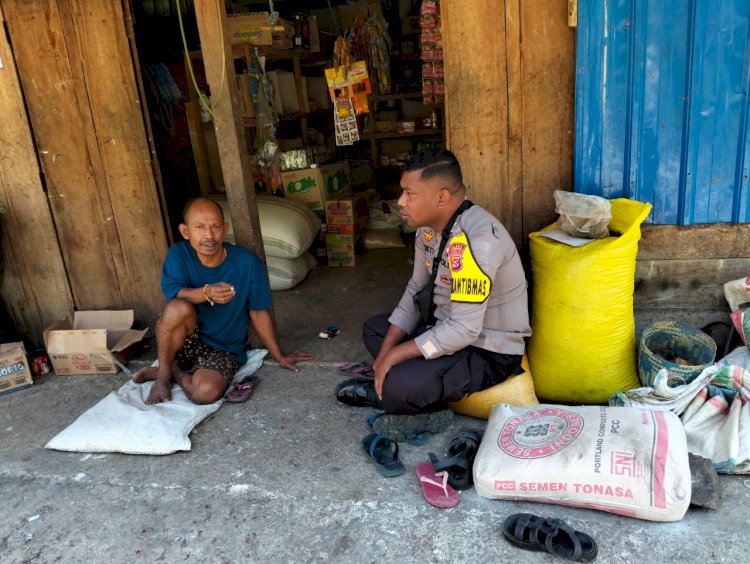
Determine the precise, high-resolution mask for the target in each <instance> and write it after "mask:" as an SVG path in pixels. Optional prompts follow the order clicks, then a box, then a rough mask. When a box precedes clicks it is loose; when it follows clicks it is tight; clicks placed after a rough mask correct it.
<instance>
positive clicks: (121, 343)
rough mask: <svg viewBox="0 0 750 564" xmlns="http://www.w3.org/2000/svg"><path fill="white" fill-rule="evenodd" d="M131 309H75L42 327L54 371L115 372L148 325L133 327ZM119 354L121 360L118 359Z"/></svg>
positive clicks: (59, 372) (76, 372)
mask: <svg viewBox="0 0 750 564" xmlns="http://www.w3.org/2000/svg"><path fill="white" fill-rule="evenodd" d="M132 327H133V310H132V309H131V310H125V311H110V310H108V311H77V312H75V313H74V315H73V323H72V324H71V323H70V320H69V319H67V318H66V319H63V320H61V321H58V322H57V323H54V324H53V325H51V326H50V327H48V328H47V329H45V331H44V345H45V347H46V349H47V354H48V355H49V358H50V361H51V362H52V367H53V368H54V369H55V374H58V375H60V374H115V373H116V372H117V371H118V370H119V365H118V362H121V361H122V360H127V354H128V351H129V350H132V346H133V345H135V344H136V343H137V342H138V341H140V340H141V339H143V337H144V336H145V335H146V332H147V331H148V329H142V330H137V329H132ZM118 357H119V358H120V360H118Z"/></svg>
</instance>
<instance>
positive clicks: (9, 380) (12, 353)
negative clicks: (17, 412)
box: [0, 343, 34, 396]
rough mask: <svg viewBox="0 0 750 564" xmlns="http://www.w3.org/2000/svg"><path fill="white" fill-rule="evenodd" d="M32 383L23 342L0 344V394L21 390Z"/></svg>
mask: <svg viewBox="0 0 750 564" xmlns="http://www.w3.org/2000/svg"><path fill="white" fill-rule="evenodd" d="M33 383H34V382H33V381H32V379H31V370H30V369H29V361H28V359H27V358H26V349H24V347H23V343H2V344H0V396H2V395H4V394H9V393H10V392H16V391H18V390H23V389H24V388H28V387H29V386H31V385H32V384H33Z"/></svg>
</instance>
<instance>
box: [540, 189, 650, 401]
mask: <svg viewBox="0 0 750 564" xmlns="http://www.w3.org/2000/svg"><path fill="white" fill-rule="evenodd" d="M611 203H612V220H611V221H610V223H609V229H610V230H611V231H615V232H617V233H620V234H621V235H620V236H619V237H607V238H606V239H598V240H596V241H592V242H591V243H588V244H586V245H583V246H581V247H571V246H569V245H566V244H564V243H560V242H558V241H553V240H552V239H549V238H547V237H544V236H542V235H541V233H543V232H544V231H546V230H548V229H552V228H553V227H555V226H554V225H550V226H549V227H547V228H545V229H543V230H542V231H540V232H536V233H531V234H530V235H529V239H530V249H531V272H532V277H533V290H532V296H531V330H532V335H531V340H530V341H529V347H528V351H527V352H528V355H529V363H530V365H531V373H532V375H533V378H534V388H535V389H536V394H537V396H538V397H539V398H543V399H545V400H551V401H560V402H569V403H583V404H606V403H607V398H609V396H610V395H611V394H612V393H614V392H617V391H623V390H630V389H632V388H637V387H639V386H640V382H639V381H638V375H637V372H636V347H635V320H634V318H633V286H634V284H635V257H636V254H637V253H638V241H639V240H640V238H641V229H640V226H641V223H643V221H644V220H645V219H646V217H647V216H648V214H649V212H650V211H651V204H644V203H641V202H636V201H634V200H628V199H624V198H620V199H616V200H612V201H611Z"/></svg>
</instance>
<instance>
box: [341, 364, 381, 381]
mask: <svg viewBox="0 0 750 564" xmlns="http://www.w3.org/2000/svg"><path fill="white" fill-rule="evenodd" d="M337 370H338V371H339V372H341V373H342V374H352V375H354V376H362V377H365V378H367V377H370V376H374V374H375V370H374V368H373V367H372V364H370V363H368V362H356V363H352V362H347V363H346V364H342V365H340V366H339V367H338V369H337Z"/></svg>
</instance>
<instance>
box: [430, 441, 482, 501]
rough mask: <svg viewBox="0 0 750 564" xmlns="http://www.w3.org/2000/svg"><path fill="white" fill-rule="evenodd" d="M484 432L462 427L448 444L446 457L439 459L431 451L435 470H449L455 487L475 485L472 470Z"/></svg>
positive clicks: (431, 459)
mask: <svg viewBox="0 0 750 564" xmlns="http://www.w3.org/2000/svg"><path fill="white" fill-rule="evenodd" d="M483 434H484V433H483V432H482V431H477V430H476V429H461V430H460V431H459V432H458V433H456V435H455V436H454V437H453V439H452V440H451V442H450V444H449V445H448V455H447V457H446V458H444V459H443V460H438V457H437V456H436V455H435V453H432V452H431V453H429V456H430V461H431V462H432V466H433V468H434V469H435V472H442V471H443V470H445V471H447V472H448V483H449V484H450V485H451V486H452V487H453V488H454V489H456V490H466V489H468V488H470V487H471V486H473V485H474V477H473V476H472V471H471V470H472V466H473V465H474V458H475V457H476V454H477V450H478V449H479V443H480V442H481V441H482V435H483Z"/></svg>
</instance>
